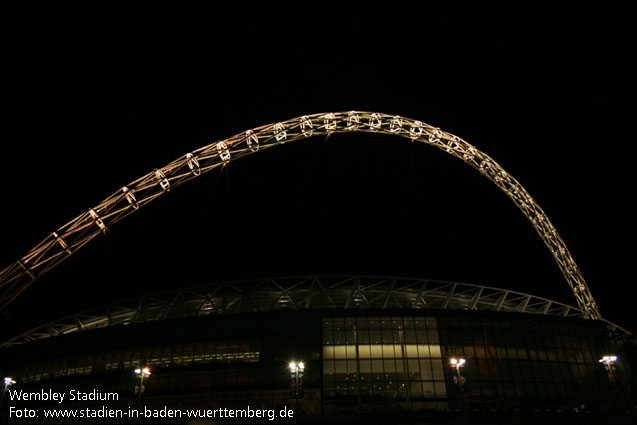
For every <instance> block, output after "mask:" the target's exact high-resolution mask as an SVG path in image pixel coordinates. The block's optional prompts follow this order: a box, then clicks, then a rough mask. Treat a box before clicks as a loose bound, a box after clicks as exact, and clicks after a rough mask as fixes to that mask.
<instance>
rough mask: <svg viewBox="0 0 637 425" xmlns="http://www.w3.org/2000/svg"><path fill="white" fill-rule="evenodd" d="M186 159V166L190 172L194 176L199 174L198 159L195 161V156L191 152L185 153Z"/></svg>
mask: <svg viewBox="0 0 637 425" xmlns="http://www.w3.org/2000/svg"><path fill="white" fill-rule="evenodd" d="M186 160H187V161H188V168H190V172H191V173H193V174H194V175H195V176H198V175H199V174H201V169H200V168H199V161H197V157H196V156H194V155H193V154H191V153H187V154H186Z"/></svg>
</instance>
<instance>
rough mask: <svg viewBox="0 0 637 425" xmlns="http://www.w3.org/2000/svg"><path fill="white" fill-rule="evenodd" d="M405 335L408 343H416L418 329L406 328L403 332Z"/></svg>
mask: <svg viewBox="0 0 637 425" xmlns="http://www.w3.org/2000/svg"><path fill="white" fill-rule="evenodd" d="M403 337H404V339H405V342H406V343H407V344H415V343H416V342H417V340H416V331H415V330H414V329H406V330H405V332H404V333H403Z"/></svg>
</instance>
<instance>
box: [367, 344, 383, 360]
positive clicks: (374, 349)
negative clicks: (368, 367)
mask: <svg viewBox="0 0 637 425" xmlns="http://www.w3.org/2000/svg"><path fill="white" fill-rule="evenodd" d="M370 351H371V357H372V358H373V359H380V358H382V357H383V349H382V346H380V345H371V346H370Z"/></svg>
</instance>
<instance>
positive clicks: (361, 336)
mask: <svg viewBox="0 0 637 425" xmlns="http://www.w3.org/2000/svg"><path fill="white" fill-rule="evenodd" d="M357 334H358V335H357V336H358V343H359V344H369V331H368V330H367V329H363V330H359V331H357Z"/></svg>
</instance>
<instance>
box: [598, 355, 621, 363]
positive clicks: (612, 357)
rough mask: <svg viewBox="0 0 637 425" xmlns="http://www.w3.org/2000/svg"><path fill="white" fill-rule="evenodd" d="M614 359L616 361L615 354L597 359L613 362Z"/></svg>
mask: <svg viewBox="0 0 637 425" xmlns="http://www.w3.org/2000/svg"><path fill="white" fill-rule="evenodd" d="M616 361H617V356H604V357H602V358H601V359H600V360H599V362H600V363H613V362H616Z"/></svg>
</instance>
